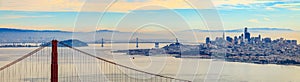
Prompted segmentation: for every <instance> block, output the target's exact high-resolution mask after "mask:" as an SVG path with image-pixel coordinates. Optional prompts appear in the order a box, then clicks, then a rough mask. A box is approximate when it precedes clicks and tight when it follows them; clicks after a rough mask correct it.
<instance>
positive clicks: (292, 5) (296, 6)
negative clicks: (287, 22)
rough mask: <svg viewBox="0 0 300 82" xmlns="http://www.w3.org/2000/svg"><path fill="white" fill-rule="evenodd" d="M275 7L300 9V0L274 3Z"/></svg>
mask: <svg viewBox="0 0 300 82" xmlns="http://www.w3.org/2000/svg"><path fill="white" fill-rule="evenodd" d="M274 7H275V8H285V9H289V10H300V2H294V3H286V4H276V5H274Z"/></svg>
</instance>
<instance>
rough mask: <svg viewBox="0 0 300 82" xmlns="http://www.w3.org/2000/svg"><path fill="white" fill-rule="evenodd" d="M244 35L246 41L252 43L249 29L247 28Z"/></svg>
mask: <svg viewBox="0 0 300 82" xmlns="http://www.w3.org/2000/svg"><path fill="white" fill-rule="evenodd" d="M244 35H245V38H244V41H246V40H247V42H250V41H251V34H250V33H249V32H248V28H247V27H246V28H245V31H244Z"/></svg>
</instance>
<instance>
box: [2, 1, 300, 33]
mask: <svg viewBox="0 0 300 82" xmlns="http://www.w3.org/2000/svg"><path fill="white" fill-rule="evenodd" d="M195 1H197V0H116V1H113V0H1V1H0V20H1V21H0V27H1V28H22V29H58V30H67V31H72V30H74V28H76V31H92V30H95V29H116V30H120V31H132V30H136V29H138V28H148V30H159V29H164V28H167V29H172V30H188V29H209V28H210V27H209V25H208V24H207V21H208V20H206V19H204V18H205V17H203V15H206V16H207V14H208V15H211V17H208V18H211V19H215V18H220V19H221V22H222V25H215V26H216V27H218V28H223V27H224V29H237V28H243V27H245V26H247V27H276V28H288V29H293V30H300V28H299V27H300V23H299V22H300V1H298V0H199V1H198V2H195ZM202 2H203V3H202ZM209 2H212V3H213V5H207V4H209ZM199 4H200V7H196V6H197V5H199ZM201 5H202V6H201ZM214 10H217V11H216V12H211V11H214ZM197 11H199V12H197ZM203 12H204V13H203ZM210 24H211V25H210V26H213V25H214V24H215V23H210ZM218 24H219V23H218ZM207 26H208V27H207ZM149 28H151V29H149Z"/></svg>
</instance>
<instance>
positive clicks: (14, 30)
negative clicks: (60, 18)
mask: <svg viewBox="0 0 300 82" xmlns="http://www.w3.org/2000/svg"><path fill="white" fill-rule="evenodd" d="M0 32H68V31H60V30H26V29H14V28H0Z"/></svg>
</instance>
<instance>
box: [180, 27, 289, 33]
mask: <svg viewBox="0 0 300 82" xmlns="http://www.w3.org/2000/svg"><path fill="white" fill-rule="evenodd" d="M248 30H249V31H250V32H266V31H293V30H292V29H285V28H248ZM189 31H195V32H243V31H244V29H233V30H201V29H192V30H185V31H183V32H189Z"/></svg>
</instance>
